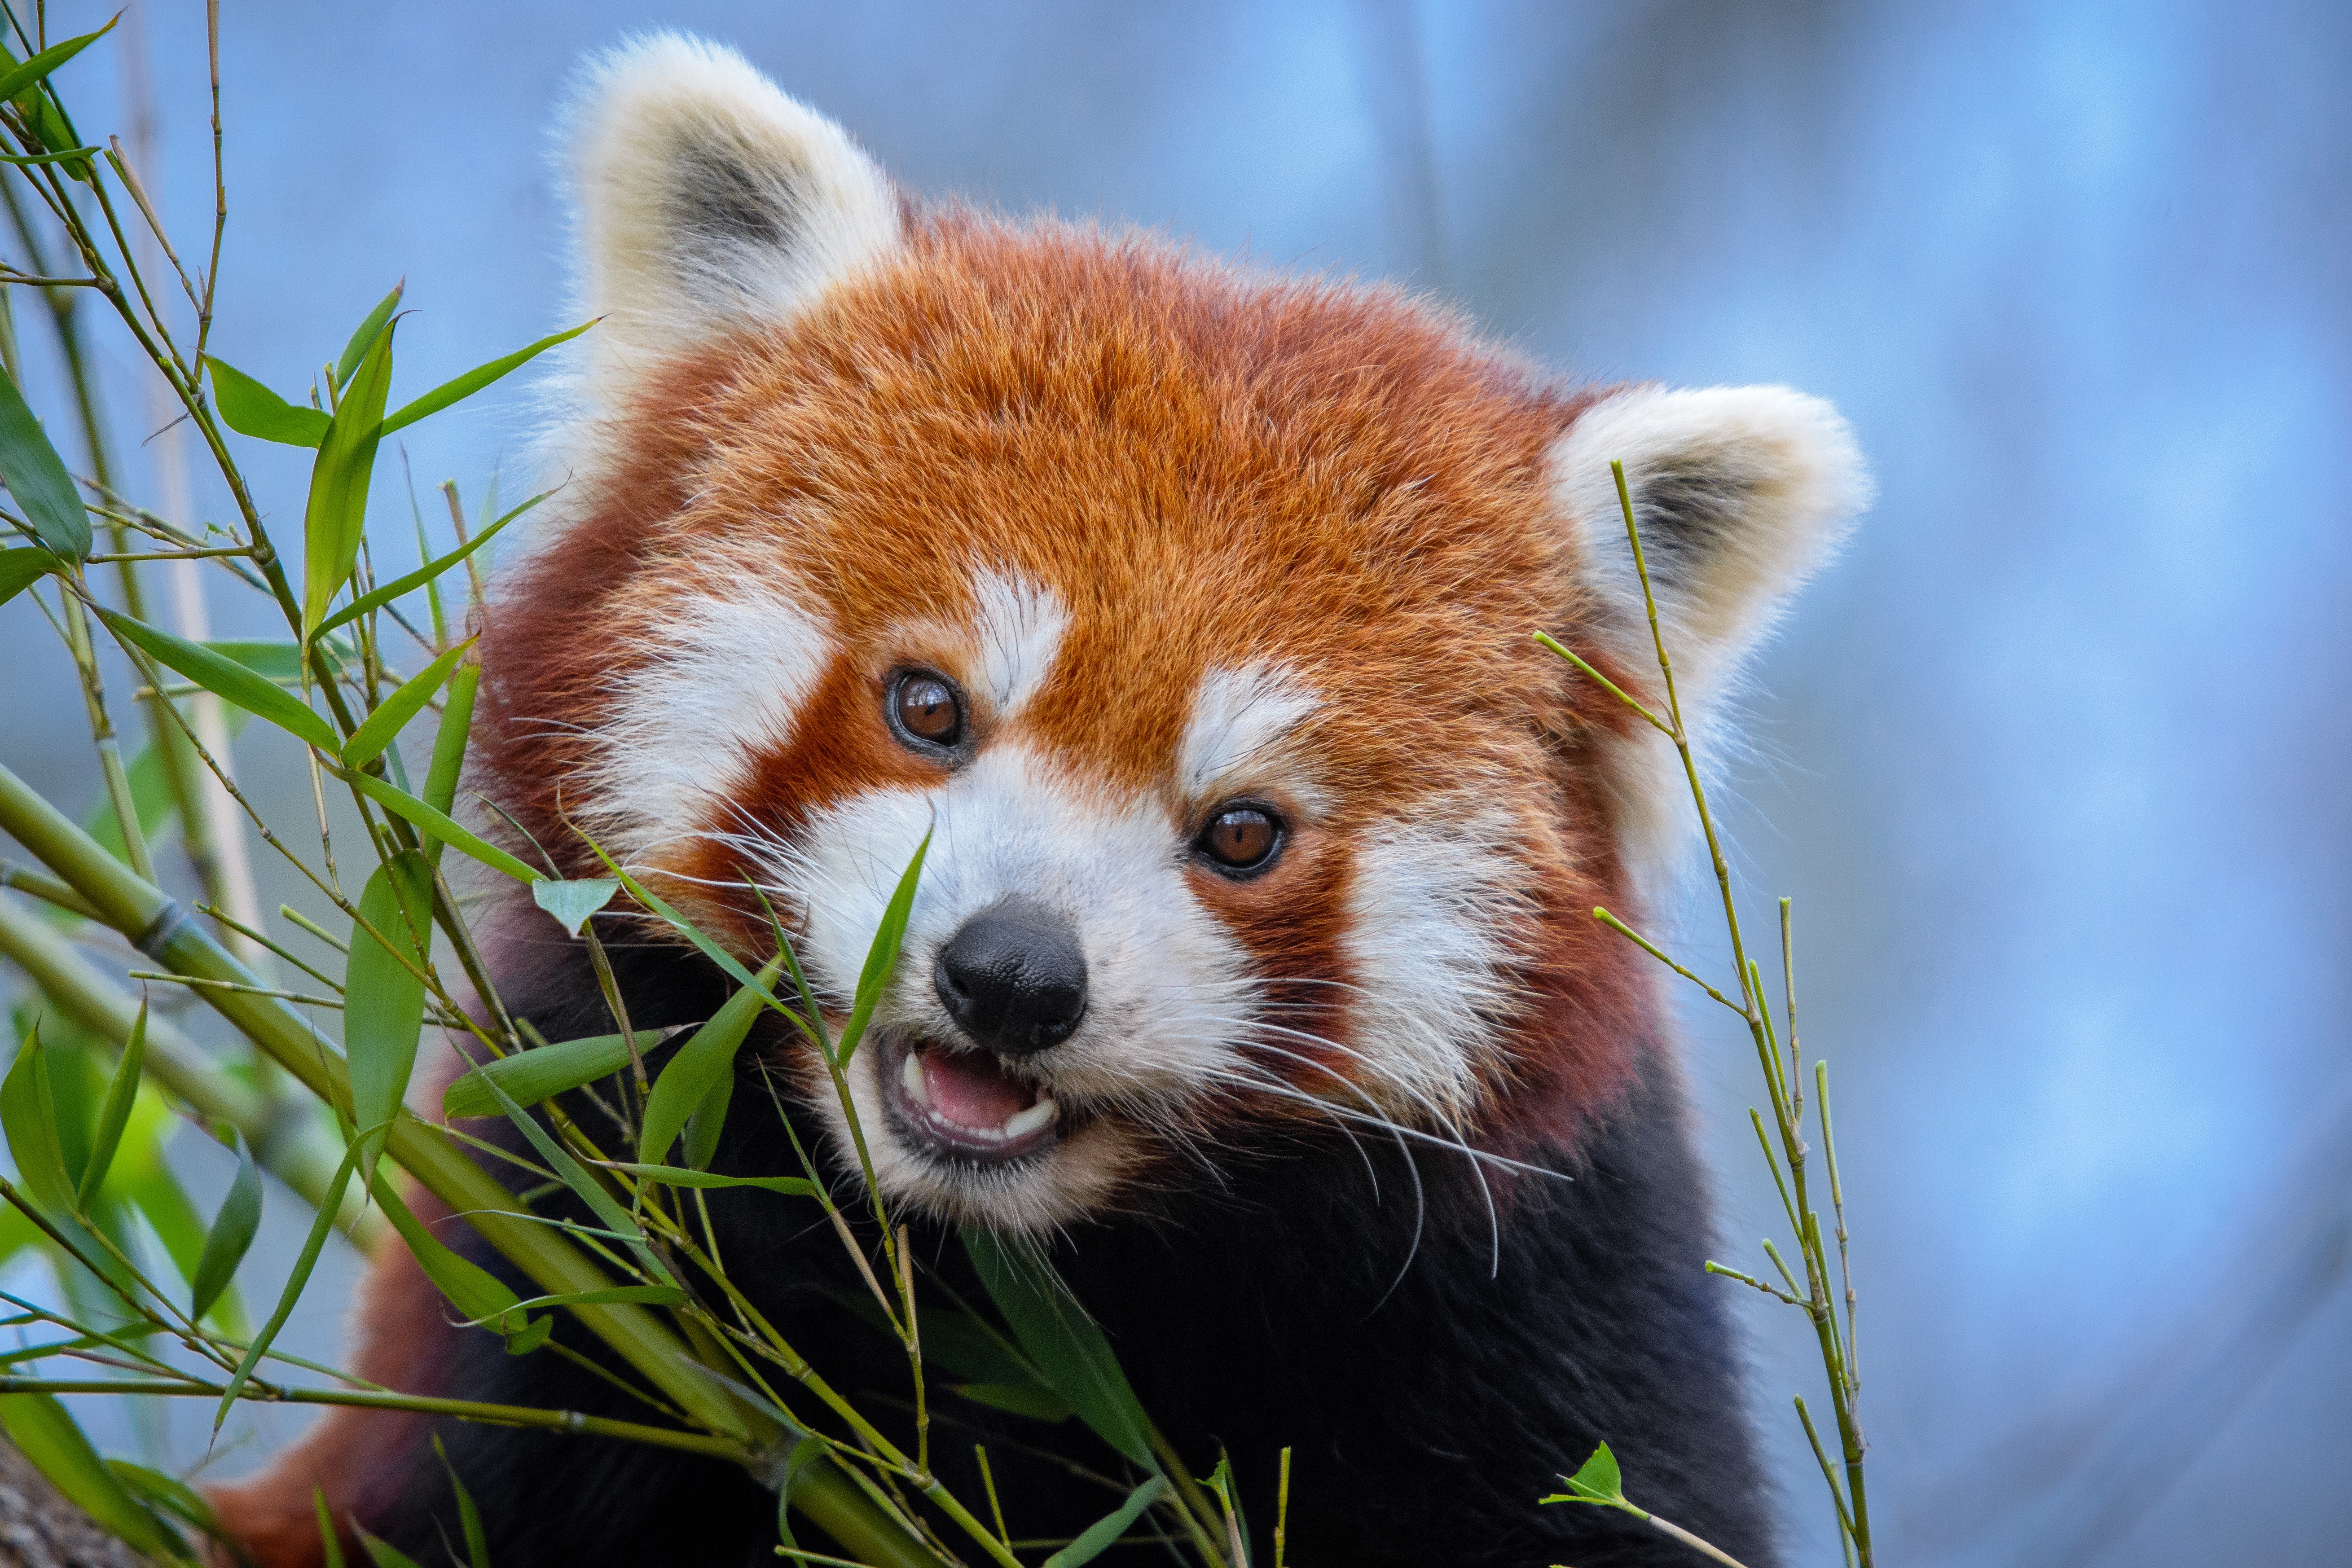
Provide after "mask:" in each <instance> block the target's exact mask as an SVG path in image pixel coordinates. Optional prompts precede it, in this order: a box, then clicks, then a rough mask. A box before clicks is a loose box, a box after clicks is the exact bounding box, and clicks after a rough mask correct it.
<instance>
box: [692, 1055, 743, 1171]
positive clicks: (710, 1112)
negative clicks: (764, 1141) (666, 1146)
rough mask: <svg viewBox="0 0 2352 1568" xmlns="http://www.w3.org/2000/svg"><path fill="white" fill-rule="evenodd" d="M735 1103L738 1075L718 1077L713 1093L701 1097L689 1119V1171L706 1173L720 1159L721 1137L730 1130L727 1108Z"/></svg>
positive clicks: (727, 1074)
mask: <svg viewBox="0 0 2352 1568" xmlns="http://www.w3.org/2000/svg"><path fill="white" fill-rule="evenodd" d="M734 1100H735V1075H734V1074H733V1073H731V1072H728V1073H721V1074H719V1081H718V1082H717V1083H714V1084H712V1085H711V1086H710V1092H709V1093H708V1094H706V1095H704V1096H703V1097H702V1101H701V1103H700V1104H698V1105H697V1106H696V1107H695V1108H694V1111H693V1114H691V1115H689V1116H688V1118H687V1119H686V1143H685V1152H686V1163H687V1165H688V1168H690V1169H692V1170H697V1171H707V1170H709V1168H710V1162H711V1161H713V1160H715V1159H717V1158H718V1157H719V1134H720V1133H721V1132H723V1131H726V1130H727V1108H728V1107H729V1106H730V1105H731V1104H733V1103H734Z"/></svg>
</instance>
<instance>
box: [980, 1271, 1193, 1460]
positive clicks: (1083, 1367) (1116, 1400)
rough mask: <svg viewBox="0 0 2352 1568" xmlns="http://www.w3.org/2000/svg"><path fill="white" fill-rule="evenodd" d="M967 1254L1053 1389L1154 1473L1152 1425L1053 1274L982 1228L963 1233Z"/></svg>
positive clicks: (1099, 1335)
mask: <svg viewBox="0 0 2352 1568" xmlns="http://www.w3.org/2000/svg"><path fill="white" fill-rule="evenodd" d="M962 1233H963V1246H964V1251H965V1252H966V1253H968V1254H970V1255H971V1261H972V1266H973V1267H974V1268H977V1269H978V1270H979V1271H980V1280H981V1283H982V1285H984V1286H986V1287H987V1289H988V1295H989V1299H990V1300H992V1301H994V1302H995V1303H996V1310H998V1311H1000V1312H1002V1313H1003V1314H1004V1321H1005V1322H1006V1324H1007V1325H1009V1326H1010V1327H1011V1328H1012V1330H1013V1338H1014V1339H1015V1340H1017V1341H1018V1342H1020V1345H1021V1351H1022V1353H1023V1354H1024V1355H1025V1356H1027V1357H1028V1358H1029V1361H1030V1363H1031V1364H1032V1365H1034V1367H1035V1368H1036V1369H1037V1374H1038V1376H1039V1377H1040V1378H1042V1379H1043V1380H1044V1381H1045V1385H1046V1386H1047V1387H1048V1388H1051V1389H1052V1390H1053V1391H1054V1392H1055V1393H1056V1394H1060V1395H1061V1396H1062V1397H1063V1398H1065V1399H1066V1400H1068V1401H1069V1402H1070V1405H1071V1407H1072V1408H1073V1409H1075V1410H1076V1411H1077V1413H1078V1415H1079V1418H1080V1419H1082V1420H1084V1421H1085V1422H1086V1424H1087V1426H1091V1427H1093V1428H1094V1430H1095V1433H1096V1435H1097V1436H1100V1437H1101V1438H1102V1440H1103V1441H1104V1442H1106V1443H1108V1444H1109V1445H1110V1446H1111V1447H1114V1448H1116V1449H1118V1451H1119V1452H1120V1453H1122V1454H1124V1455H1126V1456H1127V1457H1128V1458H1129V1459H1132V1460H1133V1461H1135V1463H1137V1464H1139V1465H1141V1466H1143V1467H1144V1468H1147V1469H1150V1470H1154V1471H1156V1470H1158V1469H1159V1468H1160V1466H1159V1461H1158V1460H1156V1459H1154V1458H1152V1457H1151V1437H1150V1434H1151V1420H1150V1417H1149V1416H1147V1415H1145V1414H1144V1413H1143V1405H1142V1404H1141V1402H1140V1401H1139V1400H1138V1399H1137V1398H1136V1397H1135V1390H1134V1389H1133V1388H1132V1387H1130V1386H1129V1384H1128V1381H1127V1374H1126V1373H1123V1372H1121V1371H1120V1370H1119V1365H1118V1357H1117V1356H1116V1355H1114V1354H1112V1353H1111V1348H1110V1342H1109V1341H1108V1340H1106V1339H1104V1338H1103V1332H1102V1330H1101V1329H1100V1328H1098V1327H1097V1326H1096V1323H1095V1321H1094V1320H1093V1319H1092V1318H1089V1317H1087V1313H1086V1310H1085V1309H1084V1308H1082V1307H1080V1306H1079V1305H1078V1303H1077V1301H1076V1299H1075V1298H1073V1297H1072V1296H1071V1295H1070V1292H1069V1288H1068V1287H1067V1286H1066V1285H1064V1284H1063V1283H1062V1280H1061V1277H1060V1276H1059V1275H1057V1274H1055V1272H1054V1271H1053V1269H1052V1268H1050V1267H1048V1266H1047V1265H1045V1263H1043V1262H1042V1261H1039V1260H1037V1259H1035V1258H1031V1257H1030V1256H1029V1255H1028V1254H1027V1253H1025V1252H1024V1251H1022V1250H1021V1249H1020V1248H1019V1247H1017V1246H1016V1245H1013V1244H1009V1243H1007V1242H1005V1241H1003V1239H1001V1238H1000V1237H998V1236H997V1235H996V1234H995V1233H994V1232H993V1231H988V1230H982V1229H981V1228H980V1227H979V1226H969V1225H968V1226H963V1227H962Z"/></svg>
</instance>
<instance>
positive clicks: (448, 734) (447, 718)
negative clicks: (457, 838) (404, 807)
mask: <svg viewBox="0 0 2352 1568" xmlns="http://www.w3.org/2000/svg"><path fill="white" fill-rule="evenodd" d="M481 684H482V667H481V666H480V665H478V664H469V665H466V666H464V667H462V668H459V670H458V671H457V674H456V675H455V676H452V677H451V678H450V680H449V698H448V700H447V701H446V702H444V703H442V704H441V728H440V729H439V730H438V731H436V732H435V734H434V736H433V762H432V764H431V765H430V766H428V767H427V768H426V769H425V805H429V806H431V807H432V808H433V809H434V810H436V811H437V812H440V813H441V814H443V815H444V816H446V815H447V814H448V812H449V808H450V807H451V806H453V805H457V780H458V777H459V775H461V774H462V773H464V772H465V771H466V735H467V731H469V730H471V729H472V728H473V724H474V693H475V692H476V691H477V690H478V689H480V687H481ZM433 844H434V852H433V855H432V856H431V858H433V859H434V860H436V862H437V861H438V859H439V858H440V856H439V850H440V845H441V841H440V840H439V839H437V838H436V839H435V840H434V841H433Z"/></svg>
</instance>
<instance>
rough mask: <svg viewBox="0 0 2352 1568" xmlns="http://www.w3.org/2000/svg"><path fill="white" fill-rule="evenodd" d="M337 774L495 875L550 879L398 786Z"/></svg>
mask: <svg viewBox="0 0 2352 1568" xmlns="http://www.w3.org/2000/svg"><path fill="white" fill-rule="evenodd" d="M334 773H335V776H336V777H337V778H339V779H341V780H343V781H344V782H345V783H347V784H351V785H352V786H353V787H354V788H356V789H357V790H358V791H359V792H360V793H361V794H362V795H366V796H367V797H368V798H369V799H371V800H373V801H374V802H375V803H376V804H377V805H381V806H383V808H384V809H385V810H386V811H389V812H391V813H392V814H393V815H394V816H400V817H404V818H405V819H407V820H408V821H409V822H411V823H414V824H415V826H417V827H418V828H419V829H420V830H422V831H423V832H425V833H427V834H430V835H431V836H432V837H436V838H437V839H439V840H441V841H442V842H443V843H445V844H447V845H449V846H450V847H453V848H455V849H457V850H458V851H459V852H461V853H463V854H466V855H470V856H472V857H473V858H475V859H477V860H479V861H480V862H481V863H482V864H483V865H485V866H488V868H490V869H491V870H493V871H503V872H505V873H506V874H507V875H508V876H509V877H512V878H513V879H515V880H516V881H518V882H539V881H544V880H545V879H546V878H547V873H546V872H544V871H534V870H532V869H531V868H530V867H528V866H526V865H524V864H523V863H522V862H521V861H520V860H518V859H516V858H514V857H513V856H511V855H509V854H508V853H507V852H506V851H505V850H503V849H500V848H499V847H497V846H496V845H493V844H491V843H489V842H488V840H486V839H484V838H483V837H481V836H480V835H479V834H477V833H473V832H470V831H468V830H467V829H466V828H464V827H461V826H458V825H457V822H456V821H455V820H454V819H452V818H451V817H450V816H449V814H448V813H447V812H445V811H436V809H434V808H433V807H432V806H429V805H425V803H424V802H423V801H421V800H419V799H417V798H416V797H415V795H410V794H409V793H408V792H407V791H406V790H404V789H402V788H401V787H400V786H399V785H397V784H388V783H386V782H385V781H384V780H383V779H380V778H377V777H375V776H374V775H373V774H371V773H352V772H348V771H346V770H344V769H342V768H337V769H335V770H334Z"/></svg>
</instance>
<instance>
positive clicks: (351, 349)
mask: <svg viewBox="0 0 2352 1568" xmlns="http://www.w3.org/2000/svg"><path fill="white" fill-rule="evenodd" d="M407 289H408V279H405V278H404V279H401V280H400V281H399V282H397V283H395V284H394V285H393V286H392V292H391V293H389V294H386V295H385V296H384V297H383V299H381V300H377V301H376V302H375V309H374V310H370V311H369V312H368V313H367V319H366V320H365V321H362V322H361V323H360V324H359V325H358V326H357V327H356V328H354V329H353V330H352V336H351V341H350V342H346V343H345V344H344V345H343V353H342V357H341V359H339V360H337V361H336V362H335V385H336V386H337V387H339V388H340V387H344V386H349V385H350V384H351V380H352V372H353V371H354V370H357V369H358V368H359V363H360V359H361V356H362V355H363V354H365V353H367V352H368V350H370V349H372V348H373V347H374V346H375V341H376V339H377V338H378V337H379V336H381V335H382V334H383V324H384V323H385V322H386V321H391V320H392V313H393V312H394V310H398V309H400V297H401V295H402V294H404V292H406V291H407ZM379 417H381V416H379Z"/></svg>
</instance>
